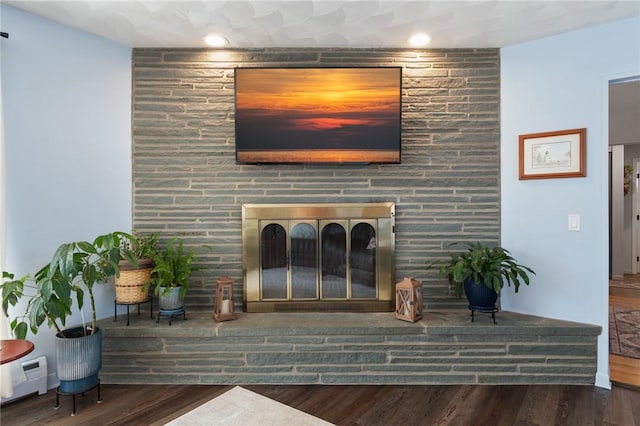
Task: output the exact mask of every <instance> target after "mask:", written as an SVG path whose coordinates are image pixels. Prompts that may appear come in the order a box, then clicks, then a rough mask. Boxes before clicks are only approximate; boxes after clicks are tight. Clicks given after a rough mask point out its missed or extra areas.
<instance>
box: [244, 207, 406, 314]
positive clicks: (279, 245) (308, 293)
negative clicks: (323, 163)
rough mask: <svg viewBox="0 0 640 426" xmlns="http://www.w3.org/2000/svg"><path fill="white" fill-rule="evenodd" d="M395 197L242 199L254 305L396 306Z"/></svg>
mask: <svg viewBox="0 0 640 426" xmlns="http://www.w3.org/2000/svg"><path fill="white" fill-rule="evenodd" d="M394 226H395V205H394V204H393V203H346V204H345V203H343V204H245V205H243V206H242V246H243V262H244V287H243V292H244V310H245V311H246V312H283V311H353V312H387V311H392V310H393V297H394V292H393V280H394V270H393V265H394V258H393V254H394V248H395V238H394Z"/></svg>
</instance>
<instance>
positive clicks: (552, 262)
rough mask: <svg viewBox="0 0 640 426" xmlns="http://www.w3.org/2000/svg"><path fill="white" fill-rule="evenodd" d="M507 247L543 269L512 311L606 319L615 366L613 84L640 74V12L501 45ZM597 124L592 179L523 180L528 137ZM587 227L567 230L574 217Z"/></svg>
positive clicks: (592, 135) (602, 375) (602, 357)
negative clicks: (523, 140)
mask: <svg viewBox="0 0 640 426" xmlns="http://www.w3.org/2000/svg"><path fill="white" fill-rule="evenodd" d="M501 63H502V66H501V68H502V69H501V79H502V88H501V96H502V103H501V111H502V136H501V138H502V142H501V180H502V183H501V185H502V244H503V245H504V246H505V247H506V248H508V249H510V250H511V251H512V252H513V254H514V255H515V257H516V258H517V259H518V260H520V261H521V262H522V263H524V264H525V265H528V266H531V267H532V268H534V269H535V270H536V272H537V275H536V276H535V277H534V279H533V282H532V285H531V286H530V287H528V288H524V289H522V290H521V294H518V295H517V296H515V295H514V294H513V292H511V291H506V292H505V293H504V295H503V298H502V304H503V307H504V308H505V309H507V310H512V311H517V312H522V313H528V314H533V315H540V316H545V317H551V318H557V319H565V320H571V321H578V322H584V323H590V324H598V325H600V326H602V327H603V332H602V334H601V336H600V337H599V340H598V374H597V377H596V384H598V385H599V386H604V387H608V386H609V370H608V358H609V355H608V329H607V325H608V307H607V305H608V188H607V181H608V177H607V176H608V175H607V156H608V154H607V150H608V142H607V135H608V81H609V80H611V79H615V78H621V77H624V76H632V75H638V74H640V17H636V18H632V19H626V20H622V21H617V22H613V23H610V24H606V25H601V26H597V27H592V28H589V29H585V30H580V31H574V32H571V33H567V34H564V35H559V36H555V37H549V38H545V39H541V40H537V41H533V42H528V43H523V44H519V45H515V46H510V47H507V48H504V49H502V51H501ZM580 127H586V128H587V177H584V178H573V179H545V180H528V181H521V180H518V135H519V134H525V133H536V132H545V131H552V130H562V129H573V128H580ZM569 213H577V214H579V215H580V216H581V231H580V232H568V231H567V215H568V214H569Z"/></svg>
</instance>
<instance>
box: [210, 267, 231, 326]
mask: <svg viewBox="0 0 640 426" xmlns="http://www.w3.org/2000/svg"><path fill="white" fill-rule="evenodd" d="M213 319H214V320H216V321H229V320H234V319H236V314H235V307H234V305H233V280H232V279H231V277H226V276H225V277H218V279H216V301H215V306H214V310H213Z"/></svg>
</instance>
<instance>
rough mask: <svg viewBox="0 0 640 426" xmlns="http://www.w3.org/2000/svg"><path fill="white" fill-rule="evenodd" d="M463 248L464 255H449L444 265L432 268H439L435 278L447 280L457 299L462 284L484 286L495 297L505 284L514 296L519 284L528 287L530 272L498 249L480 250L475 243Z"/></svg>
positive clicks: (436, 264) (458, 253) (440, 263)
mask: <svg viewBox="0 0 640 426" xmlns="http://www.w3.org/2000/svg"><path fill="white" fill-rule="evenodd" d="M457 244H458V243H454V244H452V245H457ZM465 246H466V248H467V249H466V251H462V252H452V253H449V258H448V259H447V260H446V261H440V262H434V264H432V266H439V276H440V277H441V278H442V277H447V279H448V281H449V284H450V285H452V286H453V287H454V289H455V294H456V296H457V297H461V296H462V290H463V284H464V282H465V281H466V280H472V281H474V282H475V283H476V284H482V285H485V286H487V287H489V288H491V289H493V290H494V291H495V292H496V293H498V294H499V293H500V291H502V288H503V287H504V285H505V283H506V284H507V285H508V286H511V284H513V287H514V289H515V292H516V293H517V292H518V290H519V289H520V285H521V284H522V283H524V284H526V285H529V274H533V275H535V272H534V271H533V270H532V269H531V268H529V267H527V266H523V265H520V264H518V263H517V262H516V260H515V259H514V258H513V257H512V256H511V253H509V251H508V250H506V249H504V248H502V247H489V246H484V245H482V244H481V243H479V242H475V243H465Z"/></svg>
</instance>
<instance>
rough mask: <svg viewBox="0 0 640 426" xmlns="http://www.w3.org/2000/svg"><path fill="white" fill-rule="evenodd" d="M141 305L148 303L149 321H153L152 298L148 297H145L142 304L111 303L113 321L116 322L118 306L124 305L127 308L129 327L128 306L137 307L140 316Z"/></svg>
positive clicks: (115, 301)
mask: <svg viewBox="0 0 640 426" xmlns="http://www.w3.org/2000/svg"><path fill="white" fill-rule="evenodd" d="M143 303H149V304H150V306H151V307H150V310H151V313H150V316H151V319H153V297H151V296H149V297H147V299H146V300H143V301H142V302H131V303H129V302H118V301H117V300H114V301H113V320H114V321H117V320H118V305H124V306H126V307H127V325H129V306H131V305H138V316H140V305H141V304H143Z"/></svg>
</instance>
